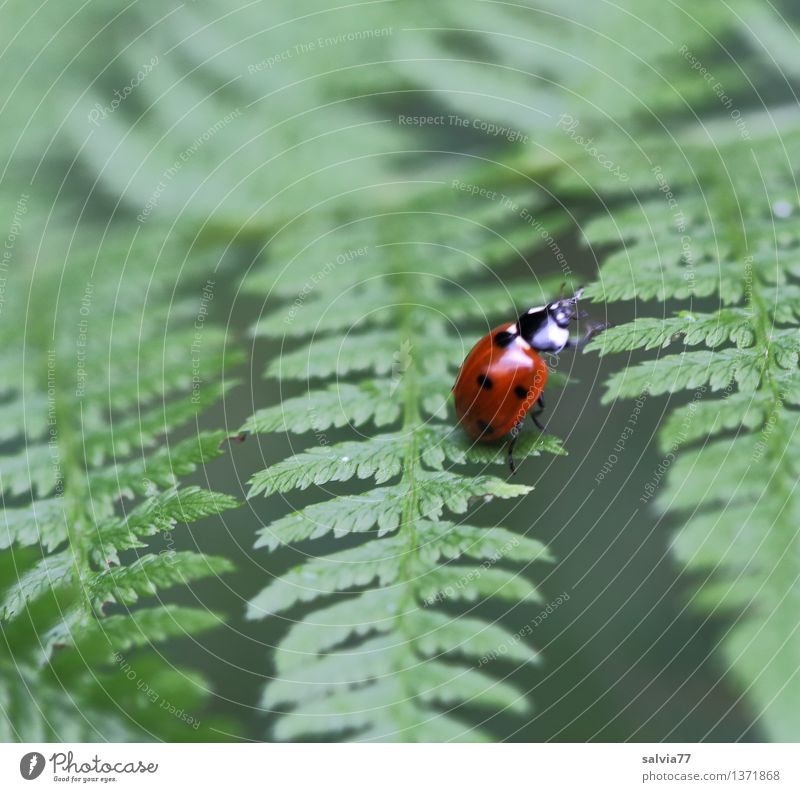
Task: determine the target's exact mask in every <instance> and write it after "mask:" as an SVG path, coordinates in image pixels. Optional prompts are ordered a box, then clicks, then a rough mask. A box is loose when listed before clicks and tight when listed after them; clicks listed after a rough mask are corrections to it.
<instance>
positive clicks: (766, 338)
mask: <svg viewBox="0 0 800 792" xmlns="http://www.w3.org/2000/svg"><path fill="white" fill-rule="evenodd" d="M730 196H731V198H730V200H731V202H732V203H733V202H734V201H733V193H730ZM729 208H730V209H733V207H729ZM737 215H738V216H740V217H741V213H740V212H738V211H737V212H734V213H732V214H731V215H729V216H731V217H736V216H737ZM730 238H731V242H732V244H731V250H732V253H733V255H734V257H735V258H736V259H739V260H742V261H746V260H747V257H748V256H749V255H750V253H749V247H748V244H747V236H746V233H745V230H744V218H742V222H741V224H740V223H736V222H733V223H731V224H730ZM751 278H752V281H753V282H752V285H751V288H750V290H749V296H750V301H751V303H752V307H753V311H754V313H755V315H756V317H757V321H756V322H755V323H754V327H753V331H754V333H755V336H756V339H755V343H756V345H757V346H759V347H760V348H761V349H763V350H764V367H763V373H762V381H763V383H764V384H763V385H762V386H761V387H762V388H763V387H764V386H766V389H767V390H768V391H769V393H770V394H771V396H772V410H771V415H773V416H774V417H775V426H774V428H773V431H772V433H771V435H770V437H769V438H768V441H769V442H768V443H767V447H768V449H769V456H770V457H771V458H772V459H774V460H775V461H776V462H779V463H780V462H781V461H782V460H783V457H784V454H785V450H786V449H785V447H784V446H783V444H782V442H781V438H782V437H786V436H788V435H785V434H784V430H785V421H784V415H783V410H781V409H780V405H782V404H783V396H782V394H781V390H780V386H779V385H778V383H777V382H776V381H775V377H774V375H773V371H772V366H771V365H770V340H771V337H772V333H771V328H772V321H771V314H770V310H769V306H768V305H767V303H766V301H765V300H764V296H763V294H762V292H761V287H762V286H763V285H764V280H763V278H762V275H761V273H760V272H759V270H758V269H757V268H756V267H754V266H753V267H752V268H751ZM742 279H743V281H744V286H745V294H747V289H746V287H747V274H746V273H742ZM777 471H780V473H781V475H780V476H775V477H774V478H775V479H776V484H777V486H778V487H779V489H780V495H781V501H782V502H784V503H786V502H788V499H789V498H790V497H791V492H792V487H793V485H794V482H793V481H790V479H791V471H789V470H788V469H787V467H786V465H785V464H778V465H777V470H776V472H777ZM790 485H791V486H790Z"/></svg>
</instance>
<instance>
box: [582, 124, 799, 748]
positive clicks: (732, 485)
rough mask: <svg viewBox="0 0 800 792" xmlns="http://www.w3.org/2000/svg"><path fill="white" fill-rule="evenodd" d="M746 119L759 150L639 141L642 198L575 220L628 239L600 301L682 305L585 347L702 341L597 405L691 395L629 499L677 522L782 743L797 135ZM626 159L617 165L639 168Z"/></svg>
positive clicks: (792, 575)
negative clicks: (708, 307) (708, 306)
mask: <svg viewBox="0 0 800 792" xmlns="http://www.w3.org/2000/svg"><path fill="white" fill-rule="evenodd" d="M745 121H746V124H747V128H748V129H750V130H753V131H754V134H755V133H756V132H757V134H758V139H757V145H756V144H754V143H753V142H751V141H750V140H746V139H742V138H741V137H740V136H739V135H734V134H733V130H732V129H731V128H730V126H728V127H726V126H725V125H723V124H718V125H711V126H709V127H707V128H706V129H705V130H704V137H705V138H706V139H705V140H702V139H701V138H700V136H699V135H697V134H692V133H691V132H688V131H687V132H686V133H685V134H684V136H683V137H684V139H686V140H687V141H688V144H687V145H686V146H684V147H682V148H681V149H680V151H676V150H675V149H674V148H673V147H672V145H671V143H670V141H667V140H662V141H661V142H660V143H657V142H655V141H651V143H650V144H649V147H648V154H649V156H651V157H654V159H653V160H652V161H653V162H658V163H659V165H658V166H657V172H656V171H654V170H653V166H652V165H651V166H650V167H649V168H648V169H647V170H645V168H644V167H641V168H640V169H639V170H638V171H636V170H634V169H633V168H632V173H634V174H636V181H637V182H641V185H642V186H641V187H637V195H638V196H641V200H640V202H639V204H638V205H637V206H632V205H631V206H624V207H623V208H621V209H620V210H618V211H614V212H612V213H611V214H610V215H609V216H608V217H606V218H603V219H602V220H599V221H597V222H595V223H590V224H589V225H588V226H587V229H586V236H587V239H588V240H589V242H590V243H592V244H596V243H602V244H606V243H608V242H611V241H612V240H614V241H616V242H617V243H621V244H622V245H624V247H623V248H622V249H621V250H619V251H618V252H616V253H613V254H612V255H611V257H610V258H609V259H608V261H607V263H606V264H604V265H603V266H602V267H601V271H600V279H599V280H598V281H597V283H595V284H594V285H593V286H592V287H591V293H592V294H593V295H594V296H595V297H596V298H602V299H606V300H615V299H634V298H636V299H641V300H650V299H652V298H653V297H656V298H658V299H661V300H667V299H678V300H682V301H686V300H689V301H690V302H689V303H688V306H687V308H688V310H686V311H682V312H681V313H679V314H677V315H676V316H674V317H666V318H664V317H659V318H655V317H654V318H637V319H636V320H635V321H633V322H631V323H629V324H626V325H623V326H621V327H618V328H615V329H613V330H611V331H610V332H609V333H607V334H605V335H603V336H602V337H600V338H599V339H598V340H597V341H596V342H595V343H594V344H593V347H594V348H595V349H597V350H598V351H599V352H601V353H602V354H605V353H608V352H617V353H619V352H623V351H628V350H636V349H650V350H652V349H659V350H661V349H662V348H666V347H668V345H669V344H670V343H671V342H672V341H673V340H674V339H675V338H676V337H680V338H681V339H682V341H683V343H684V344H693V345H701V344H702V345H705V346H706V347H708V349H704V350H701V351H685V350H682V351H679V352H677V353H675V352H672V351H670V350H668V349H666V350H665V352H666V354H664V353H661V352H659V356H658V357H657V358H656V359H654V360H647V361H645V362H641V363H638V364H636V365H634V366H632V367H629V368H627V369H624V370H622V371H619V372H618V373H616V374H614V375H613V376H612V377H611V378H610V379H609V380H608V391H607V393H606V397H605V400H606V401H607V402H610V401H613V400H614V399H617V398H620V397H632V396H636V395H640V394H641V393H642V392H643V391H647V392H649V393H651V394H653V395H656V394H664V393H669V394H672V393H677V392H679V391H681V390H687V389H688V390H691V391H693V394H692V400H691V402H690V403H689V404H685V405H682V406H679V407H677V408H676V409H673V410H672V412H671V415H670V416H669V418H668V419H667V420H666V421H665V423H664V425H663V427H662V429H661V438H660V443H661V446H662V448H663V449H664V452H665V453H666V454H667V457H666V460H667V461H666V462H665V463H664V464H663V465H662V467H663V468H664V469H665V470H666V469H668V471H669V472H668V473H667V475H666V483H665V484H662V483H661V479H662V477H663V475H664V474H663V472H661V471H660V470H659V472H658V473H656V474H654V476H653V479H652V480H651V482H650V483H648V485H647V487H646V490H645V493H644V494H643V496H642V499H641V500H642V501H643V502H645V503H649V502H650V501H651V500H652V499H653V498H654V496H656V495H657V498H656V499H655V503H656V505H657V506H658V508H659V509H660V510H662V511H666V512H670V513H671V514H672V515H673V516H674V518H675V519H676V520H677V522H678V525H679V528H678V530H677V533H676V536H675V539H674V543H673V545H674V548H675V552H676V557H677V558H678V559H679V560H680V561H681V562H682V563H683V564H685V565H686V567H687V568H688V569H689V570H691V571H692V572H693V573H694V575H693V580H695V581H697V592H696V594H695V595H694V597H693V598H692V603H693V604H694V605H696V606H697V607H698V608H701V609H702V610H703V611H704V612H708V613H710V614H712V615H717V614H724V615H726V616H728V617H729V618H730V620H731V626H730V627H729V628H728V629H727V630H726V632H725V634H724V636H723V640H722V646H723V653H724V657H725V660H726V662H727V664H728V667H729V669H730V672H731V673H732V674H733V675H734V676H735V678H736V679H737V681H738V682H739V684H740V685H742V687H743V689H744V690H745V691H746V692H747V695H748V696H749V698H750V701H751V703H752V705H753V706H754V708H755V709H756V711H757V713H758V715H759V716H760V719H761V723H762V724H763V726H764V728H765V729H766V730H767V732H768V733H769V734H770V735H771V736H772V737H773V738H775V739H784V740H792V739H796V738H797V736H798V734H800V722H798V719H797V714H796V711H795V710H794V709H793V708H792V706H791V704H789V702H791V701H793V700H794V699H796V698H797V696H800V682H798V678H797V675H796V674H795V673H794V672H793V671H791V672H789V669H793V668H795V667H796V665H797V662H798V658H800V632H798V630H797V613H798V602H797V580H798V577H800V565H798V561H797V559H798V558H800V544H798V535H797V514H798V513H799V510H800V500H799V499H798V496H797V493H796V481H797V474H798V471H797V469H796V468H797V466H796V463H795V460H796V458H797V448H796V445H797V430H798V424H797V421H798V419H797V413H796V410H795V409H794V408H795V407H796V406H797V405H798V404H800V399H798V396H800V391H798V385H799V384H800V371H798V350H799V349H800V341H798V339H799V338H800V330H798V309H800V297H799V295H800V290H798V283H797V277H798V270H797V267H796V260H795V255H794V250H795V247H796V245H797V241H798V239H800V225H799V224H798V215H797V210H796V207H797V190H796V164H795V163H793V162H792V161H791V159H790V158H788V157H787V151H789V150H791V149H792V147H793V146H794V145H795V144H796V142H797V141H798V140H800V130H799V129H798V127H797V124H796V122H795V123H792V122H788V123H784V124H783V125H782V126H781V128H780V134H777V133H775V132H774V130H773V131H771V132H768V131H766V129H765V124H764V123H763V122H764V119H763V118H760V117H758V116H752V117H749V118H746V119H745ZM630 153H631V157H630V158H629V159H628V162H629V163H635V162H636V161H637V160H638V161H639V162H640V163H641V165H642V166H643V165H644V163H643V162H642V161H641V160H640V159H639V157H637V155H635V154H633V152H630ZM587 167H588V168H590V169H591V168H592V167H593V166H591V165H589V164H588V163H587ZM647 171H649V175H650V188H649V192H650V193H653V194H655V193H656V192H657V191H659V190H660V191H662V192H665V191H666V190H669V196H666V197H665V196H659V197H655V198H653V199H652V200H649V201H648V200H645V196H646V195H647V189H646V188H645V187H644V185H645V183H646V181H647V179H646V173H647ZM665 185H666V187H665ZM699 185H702V193H701V192H700V190H699V189H698V186H699ZM668 199H669V200H668ZM782 206H786V207H788V211H783V210H782V209H781V207H782ZM776 207H777V208H776ZM711 295H714V296H715V298H716V299H717V301H718V303H721V304H722V305H721V307H718V308H717V310H715V311H710V312H702V313H698V312H696V311H694V310H693V309H692V305H691V301H693V300H694V299H697V298H703V297H706V296H711ZM679 449H680V451H679ZM676 452H677V453H678V455H677V460H676V461H673V460H674V459H675V457H674V455H675V454H676Z"/></svg>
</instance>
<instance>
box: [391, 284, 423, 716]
mask: <svg viewBox="0 0 800 792" xmlns="http://www.w3.org/2000/svg"><path fill="white" fill-rule="evenodd" d="M399 278H400V285H399V288H398V298H399V299H398V302H399V303H400V305H402V306H403V307H402V320H401V322H400V331H399V334H398V337H399V341H400V344H399V347H400V348H401V349H402V347H403V343H404V342H408V343H410V349H411V353H410V355H409V357H410V360H409V363H408V367H407V368H406V370H405V371H403V372H402V373H401V376H402V377H403V386H402V387H403V431H404V432H407V433H408V440H407V441H406V448H405V453H404V455H403V473H402V476H401V479H400V481H401V484H405V485H407V487H408V492H409V495H408V498H406V502H405V503H404V504H403V510H402V512H401V514H400V531H401V532H403V534H404V535H405V536H406V551H405V552H404V554H403V558H402V560H401V563H400V576H401V579H402V580H403V584H404V592H403V596H402V597H401V598H400V602H399V606H398V611H397V612H398V618H399V626H400V627H401V631H402V632H405V630H402V628H403V627H404V626H405V625H404V622H405V619H404V614H405V613H406V612H407V611H410V610H412V609H413V608H415V607H416V599H415V597H414V593H413V591H412V587H411V586H410V584H409V581H410V579H411V574H410V572H409V568H410V567H411V566H412V565H413V563H414V561H415V559H416V557H417V554H418V551H419V547H418V543H417V528H416V520H417V513H418V495H417V468H418V466H419V464H420V459H419V443H418V437H417V435H418V430H419V428H420V426H421V425H422V419H421V415H420V411H419V382H418V379H417V355H416V350H417V348H416V343H415V334H414V330H415V324H414V310H415V308H414V301H413V295H412V293H411V284H410V282H409V276H408V275H407V274H402V275H399ZM405 637H406V640H407V641H408V642H410V641H411V640H412V638H413V636H411V635H408V634H406V636H405ZM402 671H403V669H402V668H395V673H396V678H397V679H398V680H399V682H400V687H401V689H402V691H403V700H404V701H409V700H413V698H414V692H413V691H412V690H410V689H409V688H408V686H407V685H406V683H405V679H406V676H405V674H403V673H402Z"/></svg>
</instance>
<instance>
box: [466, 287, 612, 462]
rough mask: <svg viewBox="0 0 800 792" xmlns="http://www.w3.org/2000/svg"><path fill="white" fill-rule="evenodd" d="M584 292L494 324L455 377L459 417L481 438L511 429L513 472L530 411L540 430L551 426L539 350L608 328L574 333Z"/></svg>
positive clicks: (553, 349)
mask: <svg viewBox="0 0 800 792" xmlns="http://www.w3.org/2000/svg"><path fill="white" fill-rule="evenodd" d="M582 294H583V288H580V289H578V290H577V291H576V292H575V294H574V295H573V296H572V297H568V298H566V299H559V300H556V301H555V302H551V303H549V304H548V305H542V306H540V307H538V308H531V309H530V310H528V311H526V312H525V313H524V314H522V316H520V317H519V319H517V321H516V322H514V323H512V324H504V325H500V326H499V327H495V328H494V330H492V331H491V332H490V333H489V334H488V335H485V336H484V337H483V338H482V339H481V340H480V341H478V343H477V344H475V346H474V347H473V348H472V351H471V352H470V353H469V355H467V358H466V360H465V361H464V363H463V364H462V366H461V370H460V371H459V373H458V377H457V378H456V383H455V385H454V386H453V396H454V398H455V407H456V415H457V416H458V420H459V422H460V423H461V425H462V426H463V427H464V429H465V430H466V431H467V433H468V434H469V435H470V436H471V437H473V438H475V439H476V440H478V441H480V442H487V443H491V442H496V441H498V440H500V439H501V438H503V437H505V436H506V435H508V434H510V435H511V441H510V442H509V444H508V465H509V468H510V469H511V472H512V473H514V472H515V470H516V466H515V464H514V444H515V443H516V441H517V437H518V436H519V431H520V428H521V427H522V424H523V421H524V420H525V416H526V415H528V414H530V416H531V418H532V419H533V422H534V424H536V426H537V428H538V429H539V431H541V432H544V431H546V429H545V427H544V426H543V425H542V424H541V423H540V421H539V416H540V415H541V414H542V411H543V410H544V399H543V398H542V393H543V391H544V386H545V384H546V383H547V364H546V363H545V362H544V360H543V359H542V357H541V355H540V354H539V353H541V352H549V353H551V354H554V355H557V354H558V353H559V352H561V350H562V349H566V348H567V347H581V346H583V345H584V344H586V343H587V342H588V341H589V340H590V339H591V338H592V337H593V336H594V335H596V334H597V333H598V332H600V331H601V330H603V329H605V328H606V327H607V325H605V324H592V325H590V327H589V331H588V332H587V333H586V335H585V336H584V338H582V339H572V338H570V334H569V325H570V322H572V321H573V320H574V319H576V318H578V308H577V306H578V300H579V299H580V297H581V295H582ZM584 317H585V314H581V318H584ZM534 407H536V408H537V409H536V411H533V408H534Z"/></svg>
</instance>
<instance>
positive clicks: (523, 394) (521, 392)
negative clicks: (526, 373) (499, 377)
mask: <svg viewBox="0 0 800 792" xmlns="http://www.w3.org/2000/svg"><path fill="white" fill-rule="evenodd" d="M514 393H516V394H517V397H518V398H520V399H527V398H528V389H527V388H526V387H524V386H523V385H517V387H516V388H514Z"/></svg>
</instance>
